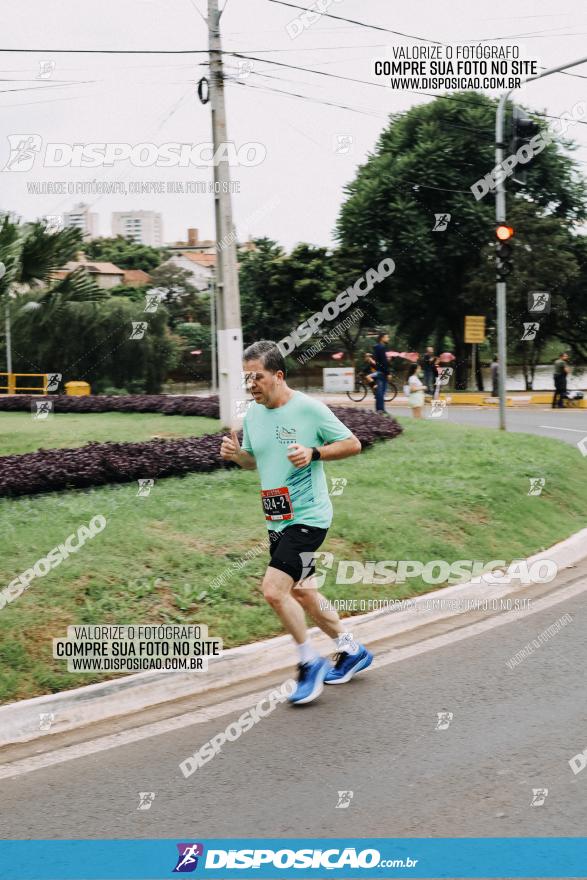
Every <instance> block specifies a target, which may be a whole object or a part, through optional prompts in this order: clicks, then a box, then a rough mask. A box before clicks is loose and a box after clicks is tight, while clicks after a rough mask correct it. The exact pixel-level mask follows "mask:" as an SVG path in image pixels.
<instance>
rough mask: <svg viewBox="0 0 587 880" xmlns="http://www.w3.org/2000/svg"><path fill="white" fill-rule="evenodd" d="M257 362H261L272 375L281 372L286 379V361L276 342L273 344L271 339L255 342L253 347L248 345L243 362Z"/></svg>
mask: <svg viewBox="0 0 587 880" xmlns="http://www.w3.org/2000/svg"><path fill="white" fill-rule="evenodd" d="M256 360H260V361H261V363H262V364H263V367H264V368H265V369H266V370H269V371H270V372H271V373H277V371H278V370H281V371H282V373H283V376H284V378H285V376H286V368H285V359H284V357H283V355H282V353H281V352H280V350H279V348H278V347H277V343H276V342H271V341H270V340H269V339H260V340H259V342H253V343H252V344H251V345H248V346H247V347H246V348H245V350H244V352H243V361H256Z"/></svg>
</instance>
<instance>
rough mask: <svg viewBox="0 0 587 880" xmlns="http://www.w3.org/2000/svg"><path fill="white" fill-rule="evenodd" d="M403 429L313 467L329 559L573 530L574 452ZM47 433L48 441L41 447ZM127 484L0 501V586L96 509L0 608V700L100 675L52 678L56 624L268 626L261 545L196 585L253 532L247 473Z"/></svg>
mask: <svg viewBox="0 0 587 880" xmlns="http://www.w3.org/2000/svg"><path fill="white" fill-rule="evenodd" d="M3 418H5V416H3ZM18 419H19V415H18V414H17V415H16V416H15V421H14V423H15V425H17V427H19V429H20V431H21V432H22V434H23V435H24V434H26V433H27V431H28V432H29V433H30V434H31V435H32V434H33V432H36V430H37V424H36V423H35V422H34V421H33V420H32V419H30V417H29V416H24V417H22V421H20V422H19V421H18ZM61 419H63V424H64V425H65V420H67V419H70V420H75V421H76V424H78V425H79V428H80V429H81V428H83V429H84V432H85V436H86V439H89V437H88V435H89V434H90V433H91V428H90V422H89V421H88V420H92V424H93V426H94V427H93V432H92V436H94V437H99V438H100V439H105V438H106V437H107V436H108V437H110V438H113V433H114V432H116V438H117V439H122V438H123V436H124V439H131V438H132V439H137V438H138V437H141V438H144V437H147V436H153V435H154V434H157V433H159V432H160V431H167V432H174V431H176V432H179V431H181V430H182V429H183V431H184V432H185V433H192V434H193V433H196V432H199V431H200V430H204V429H203V427H202V425H203V424H204V423H206V426H205V430H206V431H209V430H210V424H211V425H216V426H218V422H214V421H212V420H205V419H200V418H198V419H195V418H185V417H175V418H174V417H171V416H161V417H159V416H157V415H144V416H143V415H123V414H121V415H111V414H106V415H99V414H98V415H95V416H91V415H83V416H79V417H78V416H68V415H63V416H56V417H55V422H54V423H53V424H54V425H55V426H56V427H55V428H54V429H51V430H55V431H56V430H57V426H58V425H59V424H60V423H61ZM58 420H59V421H58ZM195 424H197V427H194V425H195ZM403 424H404V427H405V433H404V434H403V435H401V436H400V437H398V438H397V439H394V440H393V441H391V442H382V443H381V442H380V443H377V444H376V445H375V447H374V448H372V449H370V450H368V451H366V452H365V453H363V454H362V455H360V456H357V457H356V458H351V459H348V460H346V461H340V462H332V463H330V464H329V465H327V474H328V476H329V477H334V476H337V477H345V478H346V479H347V481H348V483H347V486H346V488H345V490H344V493H343V495H341V496H336V497H334V498H333V499H332V500H333V504H334V511H335V513H334V522H333V525H332V528H331V530H330V531H329V534H328V536H327V539H326V542H325V544H324V545H323V548H322V549H323V550H327V551H330V552H332V553H334V555H335V561H336V562H338V560H339V559H349V560H352V559H358V560H362V561H367V560H385V559H395V560H398V559H416V560H421V561H422V562H427V561H429V560H433V559H445V560H447V561H449V562H452V561H453V560H457V559H467V558H469V559H478V560H482V561H484V562H487V561H489V560H491V559H502V558H503V559H506V560H510V559H512V558H515V557H518V556H519V557H524V556H528V555H530V554H531V553H533V552H535V551H537V550H539V549H541V548H545V547H548V546H550V545H551V544H554V543H555V542H556V541H559V540H561V539H563V538H565V537H567V536H569V535H570V534H572V533H573V532H575V531H577V530H578V529H580V528H584V527H585V526H587V514H586V511H585V504H584V498H585V497H586V494H587V468H586V467H585V465H584V461H583V459H582V458H581V456H580V454H579V453H578V452H577V450H576V448H575V447H574V446H570V445H567V444H563V443H560V442H558V441H555V440H550V439H547V438H543V437H535V436H530V435H524V434H503V433H500V432H498V431H491V430H485V429H481V428H470V427H464V426H461V425H455V424H451V423H450V422H431V421H429V420H426V421H422V422H414V421H412V420H403ZM64 430H66V429H64ZM35 436H36V435H35ZM78 436H79V434H78ZM43 438H44V439H43V445H49V443H48V437H47V436H46V435H43ZM62 441H63V436H61V437H60V436H59V435H58V434H54V435H53V442H54V445H57V443H60V442H62ZM16 442H17V444H18V448H19V449H22V448H23V447H24V448H32V446H34V444H35V443H36V442H37V441H36V439H34V437H32V438H31V439H30V441H28V442H25V438H24V436H23V437H21V436H20V435H17V438H16ZM70 444H71V441H69V442H68V445H70ZM7 451H13V448H10V450H7ZM536 476H543V477H546V486H545V488H544V490H543V492H542V495H541V496H528V494H527V493H528V489H529V478H530V477H536ZM136 493H137V487H136V484H134V483H133V484H128V485H116V486H111V487H110V486H107V487H100V488H96V489H92V490H88V491H68V492H60V493H55V494H49V495H44V496H43V495H37V496H33V497H30V498H29V497H23V498H17V499H14V500H10V499H0V530H1V531H0V533H1V535H2V543H3V552H2V558H1V560H0V586H5V585H6V584H7V583H8V582H9V581H10V580H11V579H12V578H14V577H15V576H16V575H17V574H19V573H20V572H22V571H24V570H25V569H26V568H29V567H30V566H31V565H32V564H33V563H34V562H35V561H36V560H37V559H39V558H40V557H42V556H44V555H45V554H46V553H47V552H48V551H49V550H50V549H51V548H52V547H55V546H56V545H57V544H59V543H61V542H63V540H64V539H65V538H66V537H67V535H69V534H71V532H73V531H75V530H76V529H77V528H78V527H79V526H80V525H81V524H82V523H87V522H88V521H89V520H90V519H91V517H93V516H94V515H96V514H98V513H101V514H103V515H104V516H105V517H106V519H107V526H106V528H105V529H104V531H102V532H101V533H100V534H98V535H97V536H96V537H95V538H94V539H93V540H90V541H88V542H87V543H86V544H85V545H84V546H83V548H81V550H80V551H79V552H78V553H77V554H75V555H72V556H70V557H69V558H68V559H67V560H65V561H64V562H63V563H62V564H61V565H60V566H58V567H57V568H56V569H53V570H52V571H50V572H49V573H48V574H47V575H46V576H45V577H43V578H36V579H34V580H33V581H32V583H31V585H30V587H29V589H28V590H27V591H26V592H24V593H23V594H22V595H21V596H20V597H19V598H17V599H16V600H15V601H14V602H12V603H10V604H7V605H6V606H5V607H4V608H3V609H2V610H0V700H2V701H10V700H14V699H19V698H25V697H30V696H33V695H36V694H41V693H48V692H51V691H57V690H61V689H64V688H70V687H76V686H79V685H82V684H87V683H89V682H93V681H99V680H101V679H102V678H107V677H109V676H107V675H104V676H96V675H89V674H88V675H86V674H83V675H82V674H79V675H78V674H73V673H68V672H67V671H66V664H65V661H57V660H53V658H52V656H51V654H52V651H51V639H52V638H54V637H58V636H65V634H66V627H67V626H68V625H72V624H115V623H126V624H130V623H134V624H138V623H143V624H145V623H146V624H150V623H157V622H195V623H203V624H207V625H208V627H209V632H210V634H211V635H213V636H220V637H221V638H222V639H223V640H224V645H225V647H231V646H234V645H239V644H243V643H245V642H249V641H252V640H255V639H262V638H266V637H268V636H271V635H275V634H277V633H279V632H281V628H280V624H279V622H278V621H277V618H276V617H275V615H274V614H273V612H272V611H271V610H270V609H269V607H268V606H266V604H265V603H264V601H263V599H262V597H261V595H260V593H259V591H258V585H259V581H260V578H261V575H262V573H263V571H264V569H265V556H266V554H265V551H263V552H262V553H260V554H259V555H257V556H255V557H254V558H253V559H250V560H249V561H247V562H246V563H245V564H244V565H243V566H242V568H240V570H234V569H233V570H232V572H231V574H230V577H229V578H228V579H227V580H226V583H225V585H224V586H223V587H221V588H219V589H216V590H214V589H211V588H210V582H211V580H212V579H213V578H214V577H216V576H218V575H221V574H223V573H224V572H226V570H227V567H228V566H230V565H231V564H232V563H234V562H237V561H238V560H239V559H240V558H241V557H242V556H243V555H244V554H245V553H247V551H248V550H250V549H251V548H253V547H254V546H255V545H257V544H258V543H259V542H260V541H262V540H263V538H264V537H265V535H266V530H265V522H264V519H263V517H262V514H261V506H260V501H259V495H258V485H257V474H256V473H255V472H251V471H234V470H230V471H224V470H221V471H217V472H214V473H211V474H192V475H188V476H186V477H183V478H170V479H165V480H159V481H156V483H155V486H154V488H153V490H152V491H151V494H150V495H149V496H148V497H145V498H142V497H137V494H136ZM333 581H334V574H333V573H332V572H330V573H329V575H328V578H327V581H326V584H325V587H324V589H323V592H324V593H325V595H326V596H328V597H331V598H347V599H352V598H358V599H361V598H366V599H368V598H392V597H398V598H399V597H405V596H409V595H414V594H416V593H418V592H425V591H428V590H430V589H432V588H431V587H430V586H425V585H423V584H422V583H421V581H420V580H418V579H411V580H409V581H408V582H407V584H403V585H401V586H397V587H396V586H394V585H393V584H391V585H387V586H381V585H379V586H377V585H368V584H357V585H346V586H342V585H339V586H336V585H335V584H334V583H333ZM204 591H207V592H206V595H204V596H202V593H203V592H204Z"/></svg>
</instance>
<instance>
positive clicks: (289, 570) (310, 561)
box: [269, 523, 328, 584]
mask: <svg viewBox="0 0 587 880" xmlns="http://www.w3.org/2000/svg"><path fill="white" fill-rule="evenodd" d="M327 532H328V529H319V528H317V526H305V525H303V524H302V523H300V524H299V525H297V524H296V525H292V526H286V528H285V529H283V530H281V531H278V530H277V529H269V541H270V546H269V553H270V555H271V559H270V561H269V565H270V566H271V568H278V569H279V571H284V572H285V573H286V574H289V575H290V577H292V578H293V579H294V583H295V584H297V582H298V581H299V580H301V579H302V578H307V577H309V576H310V575H311V574H314V572H315V570H316V569H315V567H314V558H313V553H314V552H315V551H316V550H317V549H318V547H319V546H320V545H321V544H322V542H323V541H324V538H325V537H326V533H327Z"/></svg>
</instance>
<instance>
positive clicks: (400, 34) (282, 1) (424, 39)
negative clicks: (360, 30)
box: [269, 0, 445, 46]
mask: <svg viewBox="0 0 587 880" xmlns="http://www.w3.org/2000/svg"><path fill="white" fill-rule="evenodd" d="M269 2H270V3H279V4H280V5H281V6H291V7H292V8H293V9H301V10H303V12H311V11H312V10H311V9H308V8H307V7H306V6H298V5H297V4H296V3H287V2H286V0H269ZM320 15H322V16H324V17H325V18H335V19H337V20H338V21H346V22H348V23H349V24H355V25H359V26H360V27H366V28H371V29H372V30H375V31H385V33H386V34H396V35H397V36H398V37H407V38H408V39H409V40H420V42H422V43H435V44H436V45H440V46H444V45H445V44H444V43H441V42H440V40H430V39H428V37H418V36H416V35H415V34H404V33H403V32H402V31H394V30H391V29H390V28H386V27H380V26H379V25H377V24H366V23H365V22H364V21H356V19H354V18H343V17H342V16H341V15H332V13H331V12H320Z"/></svg>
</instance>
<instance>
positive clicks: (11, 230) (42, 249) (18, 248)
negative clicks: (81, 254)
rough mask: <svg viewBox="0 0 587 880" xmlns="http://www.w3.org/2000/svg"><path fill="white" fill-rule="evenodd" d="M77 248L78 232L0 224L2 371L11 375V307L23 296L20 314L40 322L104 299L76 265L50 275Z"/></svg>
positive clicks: (37, 224)
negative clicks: (64, 273)
mask: <svg viewBox="0 0 587 880" xmlns="http://www.w3.org/2000/svg"><path fill="white" fill-rule="evenodd" d="M81 246H82V235H81V232H80V231H79V230H78V229H74V228H67V229H61V230H59V231H57V232H51V231H49V230H48V228H47V226H46V224H45V223H42V222H40V221H36V222H34V223H25V224H23V225H21V224H20V223H19V222H18V221H14V220H13V219H11V217H10V216H9V215H5V216H4V217H3V219H2V220H1V221H0V261H1V264H3V266H4V269H5V271H4V274H3V275H2V276H1V277H0V299H3V300H4V314H5V326H6V371H7V372H8V373H11V372H12V352H11V340H10V324H11V304H12V303H13V302H16V301H17V300H18V298H19V296H23V295H28V296H27V300H28V301H27V302H26V303H25V304H24V305H22V306H21V307H20V309H21V310H25V311H29V312H32V313H37V312H38V316H39V318H40V319H41V320H43V321H44V320H46V319H47V318H49V317H55V316H56V315H58V314H62V313H63V312H64V311H65V310H67V309H68V308H69V307H71V306H72V305H74V304H76V303H81V302H97V301H98V300H101V299H104V298H105V297H106V296H107V293H105V292H104V291H103V290H101V289H100V288H99V287H97V286H96V284H95V283H94V281H93V280H92V278H91V277H90V276H89V275H88V274H87V272H86V271H85V270H84V269H83V268H81V267H79V268H78V269H75V270H74V271H73V272H71V273H70V274H69V275H67V276H66V277H65V278H62V279H56V278H55V272H56V270H57V269H60V268H61V267H62V266H64V265H65V263H67V262H68V261H69V260H73V259H74V258H75V255H76V253H77V251H78V250H79V249H80V247H81Z"/></svg>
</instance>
